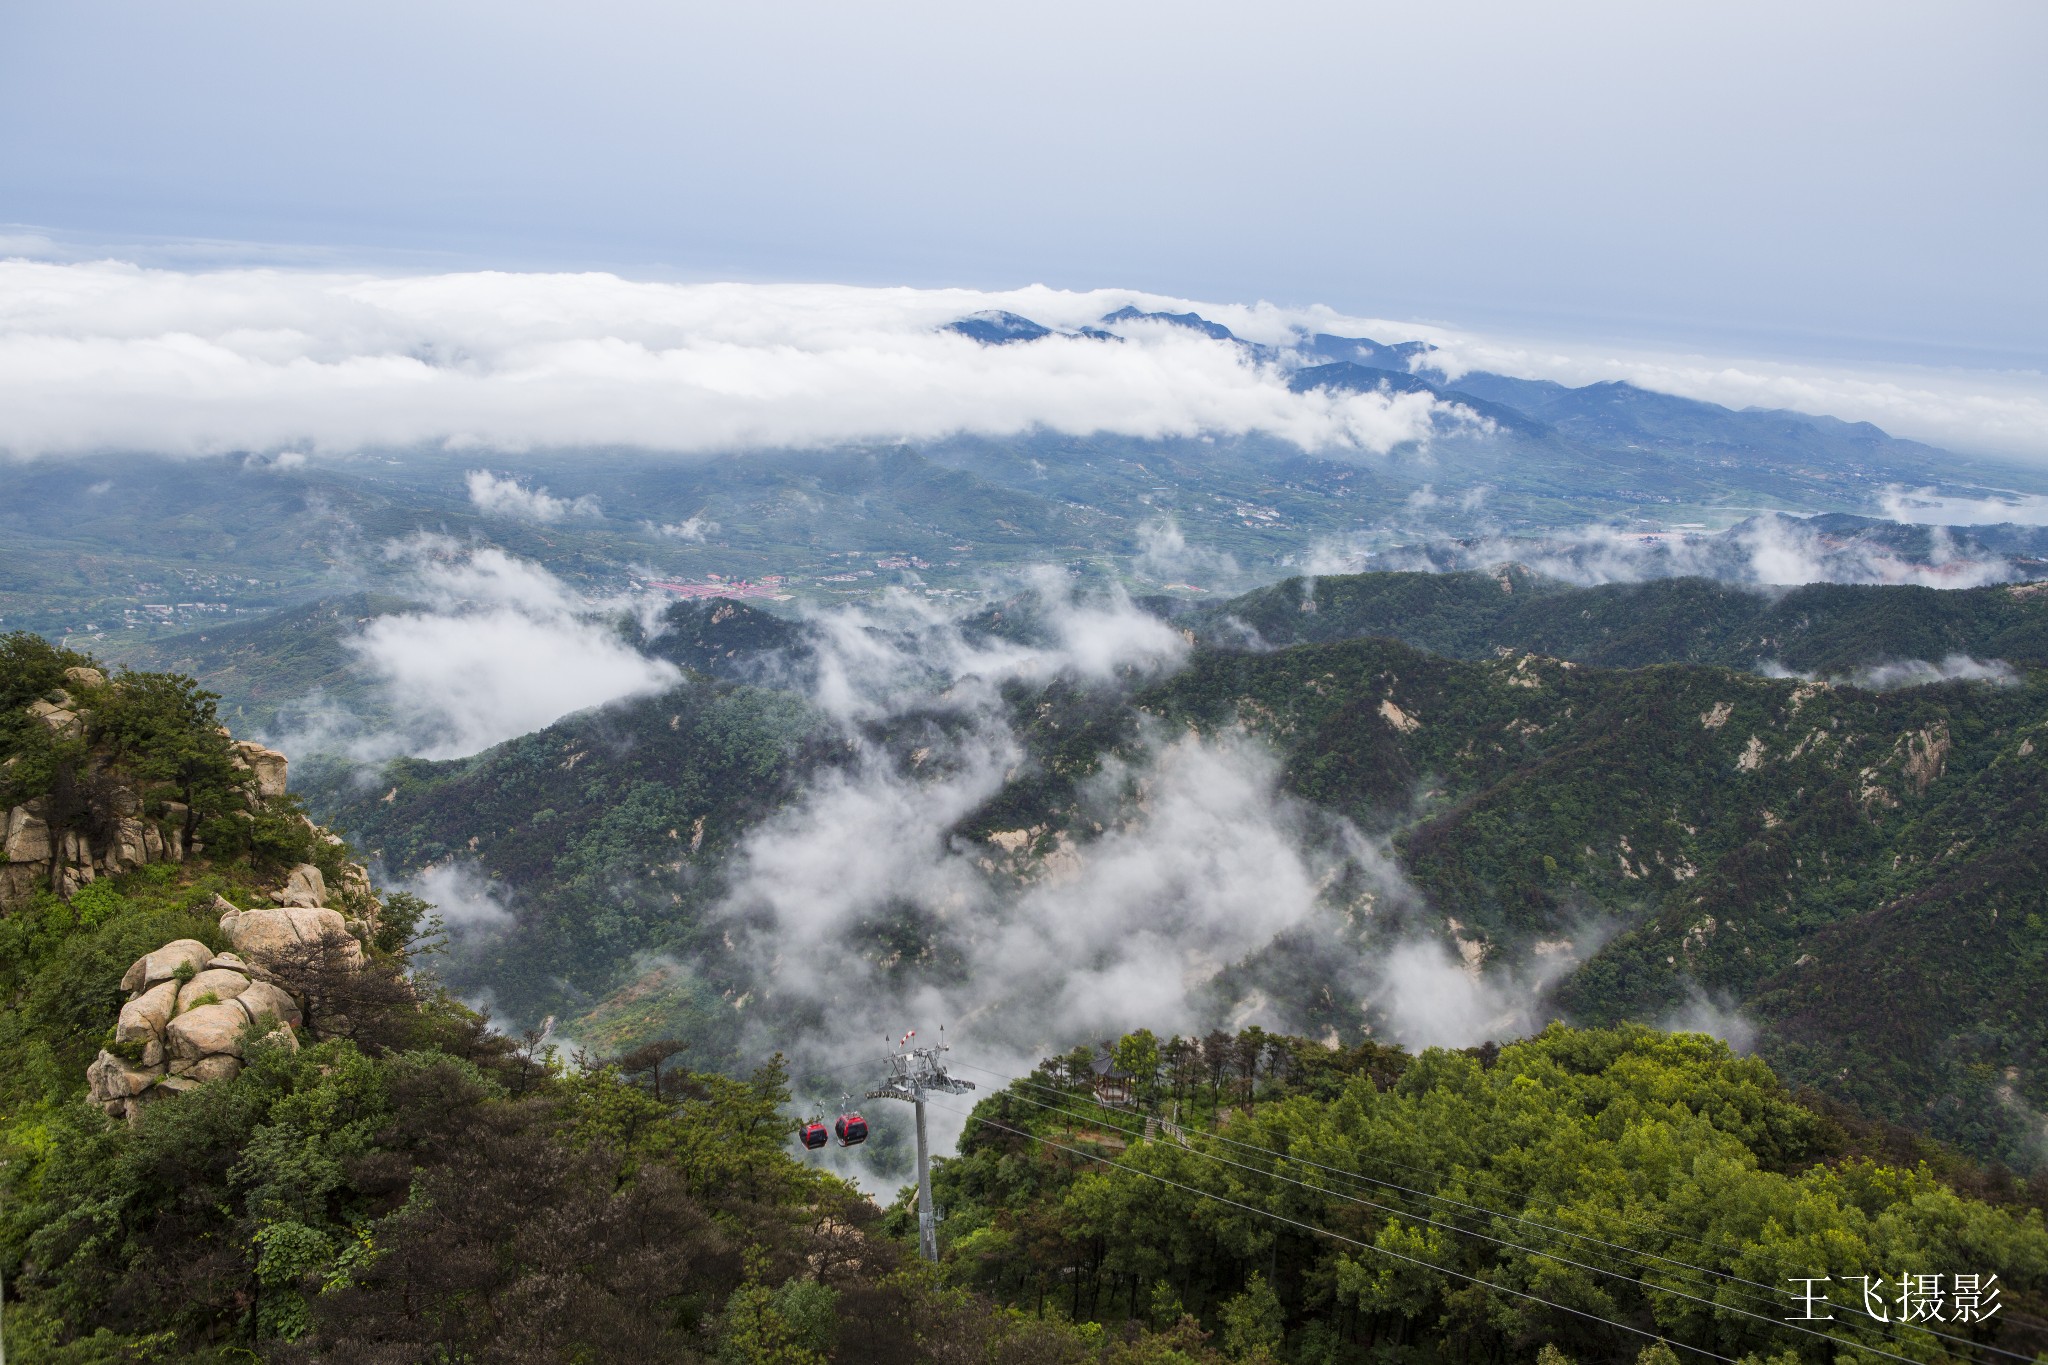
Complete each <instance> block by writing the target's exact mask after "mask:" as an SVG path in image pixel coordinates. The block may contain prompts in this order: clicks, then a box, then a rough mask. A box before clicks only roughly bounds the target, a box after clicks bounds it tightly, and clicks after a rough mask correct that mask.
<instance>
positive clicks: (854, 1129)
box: [832, 1114, 868, 1147]
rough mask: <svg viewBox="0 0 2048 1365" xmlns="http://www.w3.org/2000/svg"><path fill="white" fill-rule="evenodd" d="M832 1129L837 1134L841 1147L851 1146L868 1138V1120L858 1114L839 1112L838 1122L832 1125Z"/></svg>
mask: <svg viewBox="0 0 2048 1365" xmlns="http://www.w3.org/2000/svg"><path fill="white" fill-rule="evenodd" d="M832 1131H833V1132H835V1133H837V1134H839V1145H840V1146H841V1147H851V1146H853V1145H854V1144H855V1143H859V1142H866V1141H867V1140H868V1121H867V1120H866V1119H864V1118H862V1117H861V1116H860V1115H859V1114H841V1115H840V1116H839V1122H837V1123H835V1124H833V1125H832Z"/></svg>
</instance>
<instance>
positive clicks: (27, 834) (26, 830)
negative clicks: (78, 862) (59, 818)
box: [5, 801, 54, 863]
mask: <svg viewBox="0 0 2048 1365" xmlns="http://www.w3.org/2000/svg"><path fill="white" fill-rule="evenodd" d="M41 804H42V803H41V802H40V801H38V802H35V803H32V804H30V805H26V806H16V807H15V808H14V809H13V810H11V811H9V812H7V822H6V824H7V828H6V833H5V838H6V841H7V861H8V862H10V863H47V862H48V861H50V854H51V853H52V852H53V851H54V850H53V849H52V848H51V847H50V826H49V822H48V821H46V820H44V819H43V817H42V812H41V811H40V810H39V809H38V807H40V806H41Z"/></svg>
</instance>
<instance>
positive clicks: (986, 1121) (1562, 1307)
mask: <svg viewBox="0 0 2048 1365" xmlns="http://www.w3.org/2000/svg"><path fill="white" fill-rule="evenodd" d="M936 1107H938V1108H941V1109H945V1110H948V1111H950V1112H952V1113H955V1114H960V1115H962V1116H963V1117H965V1118H966V1119H967V1121H968V1122H970V1123H979V1124H982V1125H984V1126H986V1127H990V1128H996V1129H1000V1130H1001V1131H1003V1132H1006V1133H1015V1134H1016V1135H1017V1136H1018V1137H1021V1138H1026V1139H1029V1140H1030V1141H1032V1142H1038V1143H1043V1144H1044V1145H1046V1146H1048V1147H1055V1148H1058V1149H1059V1150H1060V1151H1063V1152H1070V1153H1072V1154H1073V1155H1075V1156H1079V1157H1084V1158H1086V1159H1087V1160H1090V1161H1098V1162H1102V1163H1103V1164H1105V1165H1109V1166H1113V1167H1114V1166H1116V1163H1115V1162H1114V1161H1112V1160H1111V1159H1110V1158H1108V1157H1105V1156H1100V1155H1097V1154H1096V1153H1093V1152H1087V1151H1083V1150H1081V1149H1080V1148H1078V1147H1069V1146H1067V1145H1066V1144H1065V1143H1061V1142H1054V1141H1053V1140H1052V1139H1051V1138H1048V1137H1041V1136H1039V1135H1038V1134H1037V1133H1033V1132H1029V1131H1027V1130H1025V1129H1022V1128H1012V1127H1010V1126H1009V1125H1008V1124H1005V1123H999V1122H997V1121H996V1120H994V1119H990V1118H983V1117H982V1116H981V1115H979V1114H974V1113H970V1112H968V1111H967V1110H964V1109H955V1108H953V1106H952V1105H949V1104H942V1105H937V1106H936ZM1117 1169H1119V1170H1125V1171H1129V1172H1130V1173H1131V1174H1133V1175H1141V1176H1144V1177H1145V1178H1146V1179H1148V1180H1155V1181H1157V1182H1158V1183H1160V1184H1162V1185H1167V1186H1171V1187H1172V1188H1174V1189H1177V1190H1182V1191H1185V1192H1186V1193H1188V1194H1192V1195H1194V1196H1195V1197H1197V1198H1199V1199H1208V1200H1212V1201H1214V1202H1216V1203H1218V1204H1224V1205H1227V1206H1229V1207H1231V1208H1234V1209H1241V1210H1243V1211H1244V1212H1246V1213H1250V1214H1256V1215H1257V1216H1259V1217H1261V1218H1270V1219H1272V1220H1273V1221H1274V1222H1276V1223H1285V1224H1287V1225H1288V1226H1290V1227H1296V1228H1300V1229H1302V1230H1303V1231H1305V1232H1313V1233H1317V1234H1319V1235H1321V1236H1324V1237H1328V1238H1330V1239H1331V1240H1333V1241H1338V1242H1344V1243H1347V1244H1348V1245H1351V1246H1355V1247H1362V1248H1364V1249H1365V1250H1367V1251H1371V1252H1376V1253H1378V1254H1380V1255H1382V1256H1390V1257H1392V1258H1393V1259H1395V1260H1397V1261H1406V1262H1408V1263H1409V1264H1410V1265H1418V1266H1421V1267H1422V1268H1423V1269H1425V1270H1433V1271H1435V1272H1436V1273H1437V1274H1439V1275H1449V1276H1451V1277H1453V1278H1455V1279H1460V1280H1468V1281H1470V1282H1471V1283H1473V1284H1478V1285H1484V1286H1485V1287H1486V1288H1488V1289H1494V1290H1498V1291H1500V1292H1501V1293H1503V1294H1512V1295H1514V1296H1515V1297H1516V1298H1521V1299H1528V1300H1530V1301H1531V1302H1533V1303H1540V1304H1542V1305H1544V1306H1545V1307H1546V1308H1554V1309H1556V1310H1558V1311H1559V1312H1561V1313H1570V1314H1572V1315H1574V1316H1575V1317H1581V1318H1586V1319H1589V1320H1591V1321H1593V1322H1599V1323H1605V1324H1606V1325H1607V1326H1609V1327H1618V1328H1620V1329H1621V1330H1622V1331H1624V1332H1631V1333H1634V1334H1635V1335H1636V1336H1639V1337H1649V1338H1650V1339H1652V1340H1653V1341H1662V1342H1666V1343H1668V1344H1669V1345H1672V1346H1675V1347H1677V1348H1678V1349H1680V1350H1684V1351H1691V1352H1694V1353H1695V1354H1697V1355H1703V1356H1706V1357H1708V1358H1709V1359H1712V1360H1719V1361H1724V1362H1726V1365H1739V1362H1737V1361H1736V1360H1735V1358H1734V1357H1733V1356H1724V1355H1722V1354H1721V1353H1720V1352H1718V1351H1710V1350H1708V1349H1707V1348H1706V1347H1704V1346H1692V1345H1689V1344H1687V1343H1685V1342H1679V1341H1672V1340H1671V1339H1670V1338H1669V1337H1667V1336H1664V1335H1663V1334H1662V1333H1659V1332H1652V1331H1648V1330H1646V1329H1644V1328H1641V1327H1631V1326H1630V1325H1629V1324H1628V1323H1625V1322H1616V1321H1615V1320H1614V1319H1613V1318H1603V1317H1601V1316H1600V1315H1599V1314H1598V1313H1589V1312H1587V1311H1585V1310H1584V1309H1581V1308H1573V1307H1571V1306H1569V1305H1567V1304H1562V1303H1557V1302H1555V1301H1553V1300H1550V1299H1546V1298H1544V1297H1543V1296H1542V1295H1540V1294H1531V1293H1528V1292H1527V1291H1525V1290H1520V1289H1513V1288H1510V1287H1508V1286H1507V1285H1504V1284H1495V1283H1494V1282H1493V1281H1491V1280H1488V1279H1484V1278H1482V1277H1480V1276H1478V1275H1468V1274H1466V1273H1465V1272H1464V1271H1462V1270H1452V1269H1449V1268H1448V1267H1446V1266H1440V1265H1436V1264H1434V1263H1433V1262H1430V1261H1425V1260H1423V1259H1421V1258H1420V1257H1417V1256H1409V1255H1405V1254H1404V1253H1402V1252H1398V1251H1394V1250H1392V1249H1391V1248H1388V1247H1383V1246H1378V1245H1376V1244H1374V1243H1372V1242H1361V1241H1359V1240H1358V1239H1357V1238H1356V1237H1346V1236H1345V1235H1344V1234H1343V1233H1341V1232H1332V1231H1330V1230H1329V1229H1328V1228H1325V1227H1318V1226H1317V1225H1316V1224H1314V1223H1305V1222H1302V1221H1301V1220H1300V1219H1298V1218H1289V1217H1287V1216H1286V1215H1285V1214H1280V1213H1274V1212H1273V1211H1272V1210H1270V1209H1262V1208H1259V1207H1258V1206H1257V1205H1254V1204H1245V1203H1240V1202H1239V1201H1238V1200H1235V1199H1226V1198H1225V1197H1223V1196H1222V1195H1220V1194H1211V1193H1210V1192H1209V1191H1207V1190H1202V1189H1197V1188H1196V1187H1195V1186H1193V1185H1184V1184H1182V1183H1181V1182H1180V1181H1178V1180H1169V1179H1167V1178H1166V1177H1165V1176H1163V1175H1155V1174H1153V1173H1152V1172H1151V1171H1141V1170H1138V1169H1136V1168H1135V1167H1131V1166H1121V1167H1117ZM1844 1344H1845V1345H1854V1344H1855V1343H1853V1342H1850V1343H1844ZM1862 1349H1869V1348H1867V1347H1866V1348H1862ZM1878 1354H1889V1353H1888V1352H1879V1353H1878ZM1892 1358H1893V1359H1895V1360H1900V1361H1906V1362H1907V1365H1923V1362H1920V1361H1915V1360H1911V1359H1910V1358H1909V1357H1906V1356H1893V1357H1892Z"/></svg>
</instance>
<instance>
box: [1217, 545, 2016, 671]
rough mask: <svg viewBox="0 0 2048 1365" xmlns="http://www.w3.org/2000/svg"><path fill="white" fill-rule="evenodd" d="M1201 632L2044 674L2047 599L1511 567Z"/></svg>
mask: <svg viewBox="0 0 2048 1365" xmlns="http://www.w3.org/2000/svg"><path fill="white" fill-rule="evenodd" d="M1196 619H1197V620H1199V621H1200V622H1201V628H1202V629H1203V630H1204V632H1205V633H1207V634H1210V635H1212V636H1214V637H1215V638H1217V639H1219V640H1220V641H1225V642H1237V641H1241V640H1242V639H1243V630H1242V628H1241V627H1239V626H1238V625H1237V623H1242V625H1243V626H1248V627H1250V628H1251V629H1252V630H1253V631H1254V632H1256V635H1257V638H1258V639H1259V640H1261V641H1263V642H1264V643H1266V644H1269V645H1290V644H1302V643H1315V642H1323V641H1329V640H1342V639H1349V638H1352V637H1355V636H1364V635H1378V636H1385V637H1387V638H1389V639H1395V640H1400V641H1403V642H1404V643H1406V644H1411V645H1414V646H1416V647H1417V648H1418V649H1426V650H1429V651H1430V652H1431V653H1434V654H1446V655H1450V656H1452V657H1455V658H1466V659H1472V658H1484V657H1486V656H1488V655H1490V654H1492V653H1494V652H1495V651H1497V650H1502V649H1513V650H1520V651H1523V652H1526V653H1533V654H1544V655H1549V656H1551V657H1553V658H1559V659H1571V660H1574V661H1576V662H1578V663H1587V664H1599V665H1602V666H1604V667H1609V668H1641V667H1644V666H1646V665H1649V664H1669V663H1692V664H1719V665H1722V666H1724V667H1727V668H1738V669H1754V668H1757V667H1758V666H1759V665H1768V664H1775V665H1778V666H1781V667H1783V668H1787V669H1791V670H1794V671H1797V672H1802V673H1822V674H1835V673H1847V672H1849V671H1851V670H1853V669H1857V668H1867V667H1870V666H1873V665H1878V664H1883V663H1887V662H1891V661H1895V660H1901V659H1922V660H1929V661H1939V660H1941V659H1943V658H1945V657H1946V656H1948V655H1952V654H1963V655H1968V656H1974V657H1976V658H1979V659H2005V660H2007V661H2009V662H2013V663H2028V662H2033V663H2040V662H2048V589H2043V588H2041V587H2039V586H2035V585H2030V584H2016V585H2006V586H1998V587H1985V588H1923V587H1910V586H1889V587H1861V586H1854V585H1848V584H1840V583H1813V584H1808V585H1807V586H1805V587H1798V588H1790V589H1778V590H1768V591H1766V590H1758V589H1755V588H1749V587H1743V586H1740V585H1737V584H1733V583H1722V582H1716V581H1715V580H1713V579H1707V578H1666V579H1653V580H1650V581H1647V582H1641V583H1613V584H1608V585H1605V586H1601V587H1590V588H1578V587H1569V586H1567V585H1565V584H1563V583H1559V582H1557V581H1555V580H1551V579H1544V578H1540V577H1538V576H1537V575H1535V574H1532V573H1530V572H1528V571H1527V570H1525V569H1521V568H1518V567H1516V566H1513V565H1507V566H1503V567H1502V568H1500V569H1498V570H1496V571H1494V572H1492V573H1449V574H1432V573H1379V574H1349V575H1339V576H1335V577H1326V578H1316V579H1298V578H1297V579H1288V580H1287V581H1285V582H1282V583H1276V584H1274V585H1273V586H1272V587H1270V588H1262V589H1260V590H1259V591H1257V592H1253V593H1247V594H1246V595H1244V596H1243V597H1238V598H1234V599H1232V600H1231V601H1229V602H1227V603H1223V604H1221V605H1219V606H1217V607H1214V608H1210V609H1206V610H1205V611H1203V612H1202V613H1200V615H1199V616H1198V617H1197V618H1196ZM1191 624H1192V623H1191Z"/></svg>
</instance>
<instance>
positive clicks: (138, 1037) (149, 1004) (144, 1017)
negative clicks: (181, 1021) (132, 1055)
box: [114, 981, 178, 1043]
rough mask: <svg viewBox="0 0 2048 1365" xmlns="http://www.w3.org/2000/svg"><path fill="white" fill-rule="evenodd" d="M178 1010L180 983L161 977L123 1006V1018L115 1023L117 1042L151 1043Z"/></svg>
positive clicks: (115, 1038)
mask: <svg viewBox="0 0 2048 1365" xmlns="http://www.w3.org/2000/svg"><path fill="white" fill-rule="evenodd" d="M177 1011H178V983H177V982H176V981H160V982H158V983H157V984H156V985H154V986H152V987H150V988H149V989H148V990H146V991H144V992H143V993H142V994H140V995H138V996H136V997H135V998H134V999H133V1000H130V1001H129V1002H128V1003H127V1004H125V1005H123V1006H121V1019H120V1022H119V1023H117V1024H115V1025H114V1041H115V1042H117V1043H151V1042H154V1041H156V1040H157V1039H158V1038H160V1037H162V1036H163V1031H164V1026H165V1025H167V1024H169V1023H170V1022H171V1016H172V1015H173V1014H176V1013H177Z"/></svg>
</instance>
